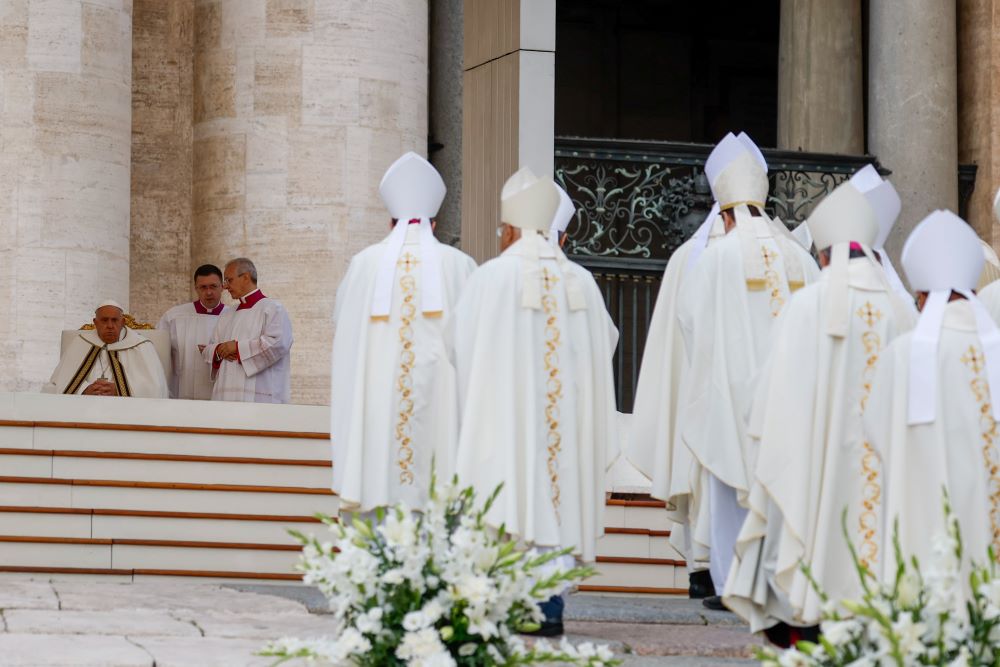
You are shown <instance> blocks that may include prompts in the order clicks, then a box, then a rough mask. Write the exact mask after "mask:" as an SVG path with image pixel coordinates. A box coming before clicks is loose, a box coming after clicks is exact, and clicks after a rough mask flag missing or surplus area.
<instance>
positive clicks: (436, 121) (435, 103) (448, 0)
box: [429, 0, 462, 245]
mask: <svg viewBox="0 0 1000 667" xmlns="http://www.w3.org/2000/svg"><path fill="white" fill-rule="evenodd" d="M430 8H431V14H430V20H431V26H430V119H429V122H430V138H431V151H432V152H431V154H430V160H431V162H432V163H433V164H434V166H435V167H436V168H437V170H438V171H439V172H441V177H442V178H443V179H444V182H445V185H447V187H448V196H447V197H445V200H444V203H443V204H442V205H441V211H440V212H439V213H438V217H437V228H436V230H435V233H436V234H437V237H438V238H439V239H440V240H441V241H442V242H443V243H448V244H451V245H457V244H458V240H459V236H460V235H461V231H462V0H431V3H430Z"/></svg>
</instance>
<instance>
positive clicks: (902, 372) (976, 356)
mask: <svg viewBox="0 0 1000 667" xmlns="http://www.w3.org/2000/svg"><path fill="white" fill-rule="evenodd" d="M912 336H913V334H912V333H909V334H905V335H903V336H900V337H899V338H897V339H896V340H895V341H893V343H892V344H891V345H890V346H889V347H888V349H886V351H885V352H884V353H883V354H882V359H881V361H880V362H879V368H878V371H877V372H876V374H875V381H874V383H873V385H872V393H871V397H870V398H869V400H868V407H867V409H866V410H865V416H864V424H865V432H866V435H867V437H868V441H869V442H870V443H871V444H872V446H873V447H874V448H875V450H876V451H877V452H878V454H879V455H880V457H881V459H882V466H883V477H884V482H883V484H882V496H883V498H884V507H883V512H884V525H885V529H884V531H885V532H884V534H885V544H884V545H883V549H882V551H883V554H884V556H885V557H884V558H883V559H882V561H881V563H880V566H881V567H880V570H881V576H882V577H883V579H884V580H887V581H888V580H889V579H891V578H892V577H894V576H895V568H896V559H895V556H894V554H893V550H892V548H891V543H890V542H889V539H890V537H891V530H892V525H893V521H895V520H897V519H898V521H899V540H900V545H901V547H902V553H903V554H904V556H905V557H906V558H910V557H911V556H916V557H917V558H918V559H919V561H920V563H921V564H925V563H928V562H930V560H931V550H932V546H933V538H934V537H935V536H936V535H941V534H944V532H945V525H944V516H943V513H942V509H941V508H942V495H941V490H942V489H943V488H946V489H947V490H948V494H949V496H950V498H951V506H952V510H953V513H954V516H955V517H956V518H957V519H958V521H959V523H960V525H961V528H962V541H963V547H964V551H965V554H966V559H965V566H966V569H967V568H968V564H969V562H970V559H971V560H975V561H977V562H978V563H980V564H983V563H984V562H985V560H986V550H987V548H988V547H989V546H991V545H992V546H993V548H994V549H995V550H997V552H998V553H1000V492H998V491H997V489H998V488H1000V478H998V475H997V473H996V472H995V470H996V467H997V465H998V463H1000V442H998V439H1000V435H998V430H997V427H996V422H995V421H994V419H993V418H992V406H991V404H990V388H989V383H988V381H987V378H986V367H985V363H984V357H983V348H982V345H981V343H980V340H979V335H978V333H977V330H976V319H975V314H974V312H973V309H972V307H971V305H970V304H969V302H968V301H965V300H958V301H952V302H951V303H949V304H948V305H947V306H946V307H945V311H944V322H943V326H942V329H941V338H940V340H939V341H938V347H937V355H938V365H937V392H936V393H937V395H936V399H935V402H936V409H935V411H934V414H935V417H934V421H933V422H930V423H927V424H918V425H914V426H909V425H908V408H909V403H908V399H909V391H908V387H909V377H910V372H911V371H910V353H911V345H910V340H911V337H912ZM991 469H992V471H991ZM962 580H963V581H965V582H966V583H967V582H968V579H967V578H966V577H962Z"/></svg>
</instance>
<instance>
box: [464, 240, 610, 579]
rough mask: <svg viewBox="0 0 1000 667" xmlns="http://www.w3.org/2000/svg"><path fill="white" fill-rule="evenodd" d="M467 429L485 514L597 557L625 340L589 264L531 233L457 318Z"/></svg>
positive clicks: (483, 274) (493, 269) (474, 282)
mask: <svg viewBox="0 0 1000 667" xmlns="http://www.w3.org/2000/svg"><path fill="white" fill-rule="evenodd" d="M448 337H449V344H450V346H451V349H452V355H453V358H454V360H455V365H456V370H457V374H458V397H459V405H460V411H459V414H460V423H461V430H460V436H459V445H458V455H457V473H458V477H459V480H460V482H461V483H462V484H471V485H473V486H474V487H475V489H476V491H477V493H478V494H479V495H480V497H481V498H485V497H486V496H487V495H489V494H490V493H492V492H493V490H494V489H495V488H496V487H497V486H498V485H500V484H501V483H502V484H503V490H502V491H501V492H500V495H499V497H498V498H497V500H496V502H495V503H494V504H493V506H492V508H491V509H490V511H489V513H488V514H487V516H486V520H487V522H488V523H489V524H490V525H491V526H494V527H499V526H501V525H503V526H504V527H505V530H507V531H508V532H510V533H512V534H514V535H517V536H519V537H520V538H521V539H523V540H525V541H527V542H529V543H531V544H534V545H537V546H540V547H570V548H572V550H573V554H575V555H576V556H578V557H580V558H582V559H583V560H584V561H593V560H594V558H595V556H596V553H595V551H596V541H597V538H598V537H599V536H600V535H602V534H603V532H604V521H603V515H604V488H605V487H604V481H605V473H606V471H607V469H608V467H609V466H610V464H611V463H612V462H613V461H614V459H615V458H616V457H617V454H618V447H619V445H618V433H617V412H616V409H615V390H614V380H613V377H612V366H611V359H612V356H613V354H614V351H615V346H616V344H617V341H618V332H617V330H616V329H615V326H614V324H613V322H612V321H611V318H610V316H609V315H608V312H607V309H606V308H605V306H604V301H603V299H602V298H601V293H600V290H599V288H598V287H597V283H596V282H594V279H593V277H592V276H591V275H590V273H589V272H588V271H587V270H586V269H584V268H582V267H580V266H578V265H576V264H574V263H572V262H570V261H569V260H567V259H566V257H565V255H563V254H562V251H561V250H557V249H554V248H552V246H551V245H549V244H548V243H547V242H546V241H545V239H544V238H542V237H541V236H539V235H538V234H536V233H533V232H530V231H528V232H524V235H523V236H522V238H521V239H520V240H519V241H517V242H516V243H515V244H514V245H512V246H511V247H510V248H508V249H507V250H506V251H505V252H504V253H503V254H502V255H501V256H500V257H498V258H496V259H494V260H492V261H489V262H487V263H486V264H484V265H482V266H481V267H479V268H478V269H477V270H476V271H475V272H474V273H473V274H472V277H471V278H470V279H469V282H468V283H467V284H466V287H465V290H464V291H463V293H462V296H461V298H460V299H459V302H458V305H457V306H456V308H455V313H454V317H453V318H452V319H451V320H450V321H449V327H448Z"/></svg>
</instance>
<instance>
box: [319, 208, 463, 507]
mask: <svg viewBox="0 0 1000 667" xmlns="http://www.w3.org/2000/svg"><path fill="white" fill-rule="evenodd" d="M404 224H405V223H404ZM406 234H407V235H406V241H405V243H404V244H403V248H402V251H401V253H400V255H399V259H398V260H397V262H396V272H395V279H394V284H393V288H392V300H391V304H392V305H391V308H390V311H389V315H388V317H387V318H377V319H376V318H373V317H371V315H370V313H371V310H372V296H373V291H374V287H375V276H376V273H377V272H378V269H379V262H380V259H381V257H382V255H383V253H384V252H386V249H387V247H388V239H386V240H384V241H382V242H381V243H378V244H376V245H373V246H370V247H368V248H366V249H365V250H362V251H361V252H360V253H358V254H357V255H356V256H355V257H354V258H353V259H352V260H351V264H350V266H349V267H348V269H347V274H346V275H345V276H344V279H343V281H342V282H341V284H340V287H339V288H338V290H337V297H336V303H335V304H334V314H333V319H334V327H335V331H334V337H333V362H332V369H331V378H330V379H331V391H330V439H331V442H332V446H333V490H334V491H335V492H336V493H337V494H338V495H339V496H340V502H341V505H342V506H343V507H344V508H345V509H348V510H360V511H363V512H364V511H370V510H372V509H374V508H377V507H383V506H387V505H394V504H396V503H399V502H406V503H407V504H408V505H409V506H410V507H422V506H423V504H424V503H425V502H426V500H427V491H428V489H429V488H430V481H431V464H432V461H433V462H434V465H435V472H436V474H437V477H438V479H439V480H441V481H446V480H448V479H449V478H450V477H451V474H452V471H453V468H454V456H455V447H456V444H457V439H458V399H457V396H456V394H455V372H454V369H453V367H452V365H451V363H450V361H449V359H448V354H447V351H446V350H445V347H444V341H443V338H442V333H443V327H444V322H445V318H446V317H447V316H448V315H450V314H451V311H452V308H453V307H454V304H455V302H456V301H457V300H458V297H459V294H460V293H461V291H462V288H463V286H464V285H465V283H466V281H467V280H468V278H469V275H470V274H471V273H472V271H473V270H474V269H475V268H476V263H475V262H474V261H473V259H472V258H471V257H469V256H468V255H466V254H464V253H462V252H460V251H459V250H457V249H455V248H452V247H449V246H446V245H444V244H438V248H439V250H438V254H439V261H440V264H441V268H440V276H441V287H442V297H443V299H442V302H443V306H444V309H443V313H438V312H434V313H424V312H422V309H421V302H422V300H421V278H422V276H423V272H422V271H421V270H420V269H421V262H423V259H422V258H421V255H420V239H419V228H418V226H417V225H410V228H409V229H407V232H406Z"/></svg>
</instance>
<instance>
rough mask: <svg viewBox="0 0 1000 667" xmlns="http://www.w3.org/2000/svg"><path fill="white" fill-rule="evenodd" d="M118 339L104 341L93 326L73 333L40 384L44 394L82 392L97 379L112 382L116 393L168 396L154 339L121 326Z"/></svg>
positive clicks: (143, 396) (165, 379)
mask: <svg viewBox="0 0 1000 667" xmlns="http://www.w3.org/2000/svg"><path fill="white" fill-rule="evenodd" d="M123 331H124V335H123V336H122V338H121V339H120V340H119V341H118V342H117V343H111V344H106V343H105V342H104V341H102V340H101V337H100V336H98V335H97V332H96V331H94V330H88V331H81V332H80V335H79V336H77V337H75V338H74V339H73V340H72V342H71V343H70V344H69V346H68V347H67V348H66V351H65V352H64V353H63V356H62V358H61V359H60V360H59V365H58V366H56V369H55V371H53V372H52V377H51V379H49V381H48V383H46V384H45V385H44V386H43V387H42V392H43V393H46V394H82V393H83V390H84V389H86V388H87V387H88V386H90V385H91V384H93V383H94V382H95V381H97V380H99V379H104V380H108V381H109V382H113V383H114V384H115V387H116V390H117V391H118V395H119V396H134V397H138V398H167V397H168V396H169V390H168V389H167V378H166V375H165V374H164V372H163V364H162V363H160V357H159V355H158V354H157V353H156V348H154V347H153V343H152V342H150V341H149V339H148V338H145V337H144V336H143V335H142V334H140V333H137V332H135V331H133V330H132V329H129V328H128V327H124V328H123Z"/></svg>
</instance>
